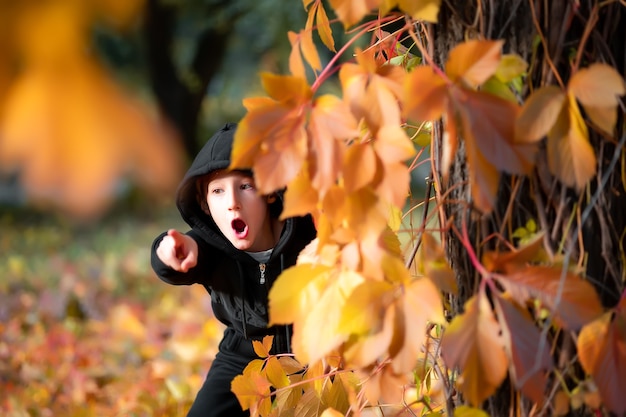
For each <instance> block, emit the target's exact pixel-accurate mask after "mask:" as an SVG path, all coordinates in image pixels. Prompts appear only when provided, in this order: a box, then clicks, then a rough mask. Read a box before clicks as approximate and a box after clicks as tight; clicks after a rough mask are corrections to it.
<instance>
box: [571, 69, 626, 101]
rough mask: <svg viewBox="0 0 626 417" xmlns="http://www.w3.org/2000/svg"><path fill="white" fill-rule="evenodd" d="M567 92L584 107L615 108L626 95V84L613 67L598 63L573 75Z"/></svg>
mask: <svg viewBox="0 0 626 417" xmlns="http://www.w3.org/2000/svg"><path fill="white" fill-rule="evenodd" d="M567 90H568V92H569V93H570V94H573V95H574V96H576V98H577V99H578V100H579V101H580V103H581V104H582V105H583V106H584V107H587V106H590V107H615V106H617V105H618V104H619V97H620V96H623V95H624V94H626V84H624V79H623V78H622V77H621V76H620V74H619V73H618V72H617V71H616V70H615V69H614V68H613V67H610V66H609V65H606V64H598V63H596V64H592V65H590V66H589V67H588V68H583V69H581V70H579V71H577V72H576V73H575V74H574V75H572V78H570V80H569V82H568V84H567Z"/></svg>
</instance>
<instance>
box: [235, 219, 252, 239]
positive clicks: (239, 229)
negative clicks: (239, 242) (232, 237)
mask: <svg viewBox="0 0 626 417" xmlns="http://www.w3.org/2000/svg"><path fill="white" fill-rule="evenodd" d="M231 226H232V228H233V230H234V231H235V233H236V234H237V236H239V237H244V236H245V234H246V233H247V231H248V225H247V224H246V222H244V221H243V220H241V219H235V220H233V222H232V223H231Z"/></svg>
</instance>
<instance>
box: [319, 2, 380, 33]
mask: <svg viewBox="0 0 626 417" xmlns="http://www.w3.org/2000/svg"><path fill="white" fill-rule="evenodd" d="M329 2H330V5H331V7H332V8H333V9H334V10H335V14H336V15H337V17H339V20H341V22H342V23H343V26H344V28H346V29H347V28H349V27H350V26H352V25H354V24H355V23H358V22H359V21H361V19H363V18H364V17H365V15H366V14H367V13H369V12H370V11H371V10H372V9H374V8H375V7H377V6H378V4H379V3H380V0H329Z"/></svg>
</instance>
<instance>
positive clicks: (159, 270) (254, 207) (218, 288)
mask: <svg viewBox="0 0 626 417" xmlns="http://www.w3.org/2000/svg"><path fill="white" fill-rule="evenodd" d="M236 127H237V125H236V124H233V123H228V124H226V125H225V126H224V127H223V128H222V129H221V130H219V131H218V132H217V133H215V134H214V135H213V137H211V139H209V141H208V142H207V143H206V145H205V146H204V147H203V148H202V150H201V151H200V152H199V153H198V155H197V156H196V158H195V160H194V161H193V163H192V164H191V167H190V168H189V170H188V171H187V174H186V175H185V177H184V178H183V180H182V182H181V184H180V186H179V188H178V191H177V194H176V205H177V207H178V210H179V211H180V214H181V216H182V218H183V219H184V220H185V222H186V223H187V224H189V226H191V230H190V231H188V232H187V233H185V234H182V233H180V232H178V231H176V230H174V229H170V230H168V231H167V232H164V233H162V234H161V235H160V236H158V237H157V238H156V239H155V241H154V243H153V245H152V256H151V262H152V268H153V269H154V271H155V272H156V274H157V275H158V276H159V278H161V279H162V280H163V281H165V282H167V283H168V284H174V285H189V284H195V283H197V284H201V285H203V286H204V287H205V288H206V289H207V291H208V292H209V293H210V294H211V306H212V308H213V313H214V314H215V317H216V318H217V319H218V320H220V321H221V322H222V323H224V324H225V325H226V330H225V331H224V336H223V338H222V341H221V342H220V345H219V351H218V353H217V355H216V357H215V360H214V361H213V363H212V364H211V369H210V370H209V373H208V375H207V378H206V381H205V382H204V385H203V386H202V388H201V389H200V391H199V392H198V394H197V396H196V399H195V401H194V403H193V405H192V406H191V409H190V410H189V413H188V414H187V416H188V417H200V416H202V417H205V416H228V417H231V416H246V415H249V414H248V413H247V412H244V411H242V409H241V406H240V405H239V402H238V401H237V398H236V397H235V395H234V394H233V393H232V392H231V390H230V384H231V381H232V380H233V379H234V378H235V376H237V375H239V374H241V373H242V372H243V369H244V368H245V367H246V365H247V364H248V363H249V362H250V361H251V360H252V359H256V358H257V356H256V354H255V353H254V350H253V348H252V341H253V340H261V339H262V338H263V337H264V336H265V335H273V336H274V347H273V350H274V351H273V353H286V352H289V351H290V332H291V327H290V326H274V327H270V328H268V300H267V295H268V292H269V289H270V287H271V285H272V283H273V282H274V280H275V279H276V277H277V276H278V275H279V274H280V272H281V271H282V270H283V269H284V268H286V267H288V266H291V265H294V264H295V262H296V258H297V256H298V254H299V252H300V251H301V250H302V249H303V248H304V247H305V246H306V245H307V244H308V243H309V242H310V241H311V240H312V239H313V238H314V237H315V233H316V232H315V228H314V226H313V221H312V219H311V217H310V216H306V217H297V218H289V219H286V220H284V221H280V220H279V218H278V217H279V215H280V212H281V211H282V195H281V194H280V193H275V194H272V195H270V196H262V195H260V194H259V193H258V191H257V190H256V188H255V186H254V179H253V176H252V172H251V171H228V170H227V168H228V166H229V165H230V153H231V149H232V143H233V138H234V134H235V130H236Z"/></svg>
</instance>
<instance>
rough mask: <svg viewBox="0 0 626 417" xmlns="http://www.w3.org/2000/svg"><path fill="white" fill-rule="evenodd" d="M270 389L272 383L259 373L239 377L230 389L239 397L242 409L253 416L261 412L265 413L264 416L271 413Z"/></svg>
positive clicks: (234, 380)
mask: <svg viewBox="0 0 626 417" xmlns="http://www.w3.org/2000/svg"><path fill="white" fill-rule="evenodd" d="M270 387H271V384H270V382H269V381H268V380H267V379H266V378H264V377H263V376H261V375H260V374H259V373H257V372H254V373H251V374H244V375H237V376H236V377H235V378H234V379H233V381H232V382H231V384H230V389H231V391H232V392H233V393H234V394H235V395H236V396H237V400H238V401H239V404H240V405H241V408H242V409H244V410H250V414H251V415H255V414H254V412H257V413H258V412H259V411H260V410H263V411H264V413H265V414H264V415H267V413H269V409H270V408H271V403H270V402H269V401H270V395H269V394H270ZM263 397H265V398H264V400H262V398H263ZM268 403H269V404H268ZM259 409H260V410H259Z"/></svg>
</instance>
